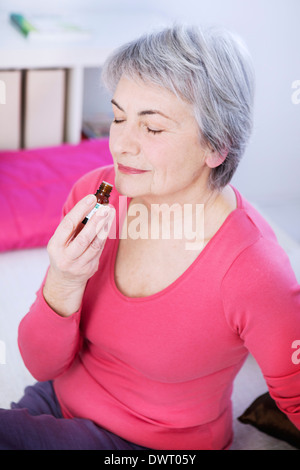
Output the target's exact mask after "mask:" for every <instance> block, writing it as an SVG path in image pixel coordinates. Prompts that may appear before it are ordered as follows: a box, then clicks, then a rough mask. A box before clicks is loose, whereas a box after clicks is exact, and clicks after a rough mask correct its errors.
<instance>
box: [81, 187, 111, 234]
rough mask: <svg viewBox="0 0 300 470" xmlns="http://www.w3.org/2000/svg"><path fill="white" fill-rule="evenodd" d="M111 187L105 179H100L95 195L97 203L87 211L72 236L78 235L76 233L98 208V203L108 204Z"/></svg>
mask: <svg viewBox="0 0 300 470" xmlns="http://www.w3.org/2000/svg"><path fill="white" fill-rule="evenodd" d="M112 189H113V186H112V185H111V184H110V183H107V182H106V181H102V183H101V184H100V186H99V189H98V190H97V191H96V193H95V196H96V198H97V203H96V205H95V207H94V208H93V209H92V210H91V212H89V213H88V215H87V216H86V217H85V218H84V219H83V221H82V222H81V223H80V224H79V226H78V227H77V229H76V232H75V234H74V237H76V236H77V235H78V233H79V232H80V231H81V230H82V229H83V227H84V225H85V224H86V223H87V222H88V220H89V219H90V218H91V217H92V215H93V214H94V213H95V212H96V211H97V209H99V207H100V205H101V204H103V205H105V204H108V203H109V196H110V193H111V191H112Z"/></svg>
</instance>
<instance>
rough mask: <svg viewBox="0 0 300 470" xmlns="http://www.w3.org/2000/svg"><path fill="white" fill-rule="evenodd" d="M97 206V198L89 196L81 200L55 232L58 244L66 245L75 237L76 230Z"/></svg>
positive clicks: (92, 195)
mask: <svg viewBox="0 0 300 470" xmlns="http://www.w3.org/2000/svg"><path fill="white" fill-rule="evenodd" d="M95 204H96V196H95V195H94V194H89V195H88V196H86V197H84V198H83V199H81V200H80V201H79V202H78V203H77V204H76V205H75V206H74V207H73V208H72V209H71V210H70V212H68V213H67V215H66V216H65V217H64V218H63V220H62V221H61V223H60V224H59V226H58V227H57V229H56V231H55V237H56V240H57V242H58V243H61V244H66V243H67V242H68V241H69V240H70V239H71V238H72V236H73V234H74V232H75V230H76V228H77V227H78V225H79V224H80V223H81V222H82V220H83V219H84V218H85V216H86V215H87V214H88V213H89V212H90V211H91V209H92V208H93V207H94V206H95Z"/></svg>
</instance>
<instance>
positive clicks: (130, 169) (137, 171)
mask: <svg viewBox="0 0 300 470" xmlns="http://www.w3.org/2000/svg"><path fill="white" fill-rule="evenodd" d="M118 170H119V171H120V172H121V173H126V174H127V175H139V174H141V173H147V171H150V170H141V169H139V168H133V167H132V166H126V165H122V164H121V163H118Z"/></svg>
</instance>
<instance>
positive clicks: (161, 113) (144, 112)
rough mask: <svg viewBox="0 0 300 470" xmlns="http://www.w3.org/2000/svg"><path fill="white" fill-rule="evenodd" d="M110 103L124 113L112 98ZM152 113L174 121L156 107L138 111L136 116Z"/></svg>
mask: <svg viewBox="0 0 300 470" xmlns="http://www.w3.org/2000/svg"><path fill="white" fill-rule="evenodd" d="M111 103H112V104H113V105H115V106H116V107H117V108H118V109H119V110H120V111H123V113H125V111H124V109H123V108H122V107H121V106H120V105H119V104H118V103H117V102H116V101H115V100H114V99H112V100H111ZM152 114H159V115H160V116H163V117H164V118H166V119H170V120H171V121H174V122H177V121H175V119H172V118H171V117H170V116H167V115H166V114H164V113H163V112H162V111H159V110H158V109H145V110H143V111H140V112H138V116H146V115H152Z"/></svg>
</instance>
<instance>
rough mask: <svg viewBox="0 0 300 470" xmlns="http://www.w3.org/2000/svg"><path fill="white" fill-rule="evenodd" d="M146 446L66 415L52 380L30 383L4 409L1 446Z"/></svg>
mask: <svg viewBox="0 0 300 470" xmlns="http://www.w3.org/2000/svg"><path fill="white" fill-rule="evenodd" d="M100 449H106V450H145V448H144V447H140V446H138V445H135V444H132V443H130V442H127V441H125V440H124V439H122V438H120V437H119V436H116V435H115V434H112V433H110V432H109V431H106V430H105V429H102V428H100V427H99V426H97V425H96V424H95V423H93V422H92V421H90V420H88V419H82V418H72V419H65V418H63V416H62V412H61V409H60V406H59V403H58V401H57V398H56V395H55V392H54V389H53V386H52V382H38V383H37V384H35V385H34V386H30V387H27V388H26V389H25V394H24V396H23V398H22V399H21V400H20V401H19V402H18V403H12V404H11V409H9V410H4V409H0V450H100Z"/></svg>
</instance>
